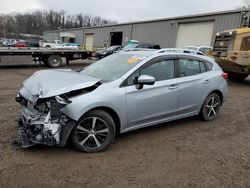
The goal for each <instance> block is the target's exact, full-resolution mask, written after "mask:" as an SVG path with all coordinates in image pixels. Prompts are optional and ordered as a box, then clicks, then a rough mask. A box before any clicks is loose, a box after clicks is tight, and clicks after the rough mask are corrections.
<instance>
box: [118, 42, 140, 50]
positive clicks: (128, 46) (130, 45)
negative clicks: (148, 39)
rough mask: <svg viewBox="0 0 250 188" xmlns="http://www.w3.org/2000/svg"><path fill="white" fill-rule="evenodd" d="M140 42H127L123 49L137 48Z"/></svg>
mask: <svg viewBox="0 0 250 188" xmlns="http://www.w3.org/2000/svg"><path fill="white" fill-rule="evenodd" d="M138 45H139V44H136V43H134V44H127V45H126V46H124V47H123V48H122V49H124V50H127V49H131V48H136V47H137V46H138Z"/></svg>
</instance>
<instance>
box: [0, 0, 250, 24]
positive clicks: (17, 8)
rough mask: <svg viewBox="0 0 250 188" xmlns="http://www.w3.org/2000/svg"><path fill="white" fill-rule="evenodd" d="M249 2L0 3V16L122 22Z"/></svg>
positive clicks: (15, 0) (41, 0) (59, 0)
mask: <svg viewBox="0 0 250 188" xmlns="http://www.w3.org/2000/svg"><path fill="white" fill-rule="evenodd" d="M246 1H249V2H250V0H120V1H119V0H88V1H86V0H0V13H5V14H6V13H13V12H29V11H33V10H36V9H39V10H43V9H46V10H48V9H54V10H66V11H67V12H68V13H75V14H77V13H83V14H91V15H95V16H101V17H104V18H107V19H112V20H115V21H118V22H120V23H122V22H129V21H139V20H148V19H156V18H167V17H174V16H183V15H192V14H200V13H208V12H216V11H223V10H231V9H236V8H240V7H242V6H243V5H244V3H245V2H246Z"/></svg>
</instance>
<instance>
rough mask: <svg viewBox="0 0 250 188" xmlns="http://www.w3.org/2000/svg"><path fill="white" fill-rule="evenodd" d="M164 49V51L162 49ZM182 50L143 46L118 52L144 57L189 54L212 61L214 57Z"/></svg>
mask: <svg viewBox="0 0 250 188" xmlns="http://www.w3.org/2000/svg"><path fill="white" fill-rule="evenodd" d="M164 50H165V51H164ZM183 51H184V52H181V49H177V50H176V51H172V50H171V48H170V49H169V51H168V49H161V50H155V49H144V48H134V49H128V50H124V51H121V52H119V53H126V54H131V55H138V56H145V57H150V56H152V57H158V56H163V55H166V56H173V55H176V56H183V55H185V56H190V57H197V58H201V59H204V60H207V61H210V62H214V59H213V58H211V57H208V56H205V55H197V54H194V53H187V52H185V51H186V49H183Z"/></svg>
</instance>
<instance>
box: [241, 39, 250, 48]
mask: <svg viewBox="0 0 250 188" xmlns="http://www.w3.org/2000/svg"><path fill="white" fill-rule="evenodd" d="M240 50H241V51H249V50H250V36H249V37H244V38H243V40H242V42H241V47H240Z"/></svg>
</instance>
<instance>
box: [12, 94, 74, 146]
mask: <svg viewBox="0 0 250 188" xmlns="http://www.w3.org/2000/svg"><path fill="white" fill-rule="evenodd" d="M16 101H17V102H19V103H20V105H21V118H20V119H19V121H18V127H17V129H18V130H17V135H18V140H17V142H18V146H19V147H21V148H27V147H30V146H32V145H34V144H45V145H62V146H63V145H65V143H64V142H62V137H61V136H62V133H63V132H62V131H63V130H65V129H63V128H64V127H65V126H66V125H68V124H69V121H70V120H69V118H67V117H66V116H65V115H64V114H62V113H61V112H60V110H61V108H63V107H64V106H65V105H67V102H68V103H69V102H70V101H67V100H65V99H62V98H61V97H59V96H56V97H52V98H49V99H39V100H38V101H37V102H36V103H32V102H31V101H28V100H27V99H25V98H24V97H22V96H21V95H20V94H19V95H18V96H17V98H16ZM71 124H72V122H71ZM64 134H65V133H64Z"/></svg>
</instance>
